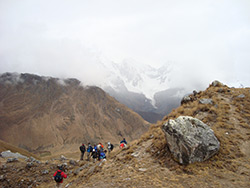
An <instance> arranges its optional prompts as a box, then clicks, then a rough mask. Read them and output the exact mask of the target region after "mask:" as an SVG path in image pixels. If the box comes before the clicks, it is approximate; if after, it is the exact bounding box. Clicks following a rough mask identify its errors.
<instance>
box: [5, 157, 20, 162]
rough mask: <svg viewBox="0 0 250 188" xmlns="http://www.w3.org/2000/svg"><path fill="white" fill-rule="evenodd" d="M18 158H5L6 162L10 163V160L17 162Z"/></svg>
mask: <svg viewBox="0 0 250 188" xmlns="http://www.w3.org/2000/svg"><path fill="white" fill-rule="evenodd" d="M17 161H18V159H17V158H9V159H7V163H12V162H17Z"/></svg>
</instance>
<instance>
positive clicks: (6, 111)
mask: <svg viewBox="0 0 250 188" xmlns="http://www.w3.org/2000/svg"><path fill="white" fill-rule="evenodd" d="M0 106H1V108H0V139H2V140H4V141H6V142H9V143H12V144H14V145H17V146H20V147H22V148H26V149H28V150H29V151H34V150H38V151H41V150H54V151H55V150H59V149H61V148H62V147H64V150H65V148H71V149H75V148H76V147H77V146H78V145H79V144H81V143H82V142H84V143H87V142H92V143H97V142H100V141H101V142H107V141H112V142H118V141H119V140H120V139H121V138H122V137H126V138H127V139H128V140H133V139H135V138H138V136H139V135H141V133H142V132H145V131H146V130H147V127H148V123H147V122H145V121H144V120H143V119H142V118H141V117H140V116H139V115H138V114H136V113H134V112H133V111H131V110H130V109H128V108H127V107H126V106H124V105H122V104H120V103H118V102H117V101H116V100H115V99H113V98H112V97H110V96H109V95H107V94H106V93H105V92H104V91H103V90H101V89H100V88H97V87H82V86H81V85H80V82H79V81H78V80H76V79H67V80H59V79H56V78H47V77H40V76H37V75H31V74H21V75H19V74H10V73H6V74H3V75H1V77H0Z"/></svg>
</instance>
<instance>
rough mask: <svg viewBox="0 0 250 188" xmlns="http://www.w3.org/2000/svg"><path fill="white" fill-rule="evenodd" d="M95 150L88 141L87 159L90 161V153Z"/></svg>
mask: <svg viewBox="0 0 250 188" xmlns="http://www.w3.org/2000/svg"><path fill="white" fill-rule="evenodd" d="M92 151H93V147H92V146H91V145H90V143H88V148H87V161H89V158H90V155H91V154H90V153H91V152H92Z"/></svg>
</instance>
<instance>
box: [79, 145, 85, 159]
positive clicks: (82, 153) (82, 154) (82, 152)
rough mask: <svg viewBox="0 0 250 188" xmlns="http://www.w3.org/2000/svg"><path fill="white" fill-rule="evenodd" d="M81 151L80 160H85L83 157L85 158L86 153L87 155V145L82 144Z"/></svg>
mask: <svg viewBox="0 0 250 188" xmlns="http://www.w3.org/2000/svg"><path fill="white" fill-rule="evenodd" d="M80 151H81V158H80V160H83V156H84V153H85V151H86V148H85V145H84V144H82V145H81V146H80Z"/></svg>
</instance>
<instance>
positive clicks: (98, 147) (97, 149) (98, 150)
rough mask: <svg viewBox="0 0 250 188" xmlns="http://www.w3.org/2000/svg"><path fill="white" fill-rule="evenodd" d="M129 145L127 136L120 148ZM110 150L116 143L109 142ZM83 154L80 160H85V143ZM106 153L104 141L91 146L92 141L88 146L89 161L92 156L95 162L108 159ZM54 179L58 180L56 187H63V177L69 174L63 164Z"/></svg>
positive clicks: (82, 147)
mask: <svg viewBox="0 0 250 188" xmlns="http://www.w3.org/2000/svg"><path fill="white" fill-rule="evenodd" d="M126 145H127V141H126V139H125V138H123V140H122V141H121V142H120V148H121V149H122V148H124V147H126ZM107 149H108V152H109V153H110V152H111V151H112V150H113V149H114V145H113V144H111V143H110V142H108V146H107ZM80 151H81V156H80V160H83V158H84V154H85V152H86V147H85V145H84V143H83V144H82V145H81V146H80ZM106 153H107V150H105V149H104V146H103V144H102V143H99V144H95V145H94V146H91V144H90V143H88V146H87V161H90V158H91V157H92V158H93V162H96V160H97V159H98V160H99V161H101V160H103V159H106ZM53 176H54V180H55V181H56V187H61V185H62V183H63V178H67V175H66V174H65V173H64V172H63V168H62V166H59V169H58V170H57V171H56V172H55V173H54V175H53Z"/></svg>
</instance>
